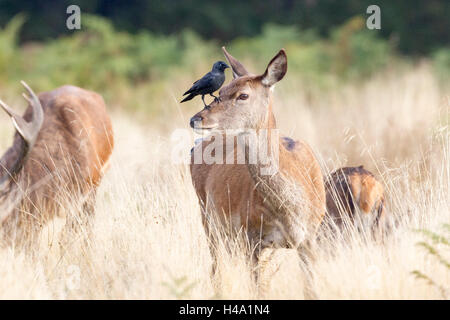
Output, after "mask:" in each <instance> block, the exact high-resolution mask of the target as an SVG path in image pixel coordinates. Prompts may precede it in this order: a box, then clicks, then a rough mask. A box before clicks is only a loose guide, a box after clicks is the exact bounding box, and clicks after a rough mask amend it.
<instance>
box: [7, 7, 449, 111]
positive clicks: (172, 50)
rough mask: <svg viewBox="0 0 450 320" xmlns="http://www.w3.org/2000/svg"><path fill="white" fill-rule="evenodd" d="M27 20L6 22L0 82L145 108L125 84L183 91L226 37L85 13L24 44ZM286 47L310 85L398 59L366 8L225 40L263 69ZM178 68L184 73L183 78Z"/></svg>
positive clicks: (364, 73) (353, 76)
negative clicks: (328, 26) (132, 29)
mask: <svg viewBox="0 0 450 320" xmlns="http://www.w3.org/2000/svg"><path fill="white" fill-rule="evenodd" d="M25 21H26V17H25V16H23V15H17V16H15V17H14V18H13V19H12V20H11V21H10V22H9V23H8V24H7V25H6V27H5V28H3V29H0V86H12V85H14V84H17V83H18V81H19V80H21V79H25V80H26V81H27V82H29V83H30V84H32V85H33V88H35V89H36V90H37V91H41V90H49V89H52V88H55V87H57V86H60V85H63V84H73V85H77V86H81V87H84V88H88V89H92V90H96V91H99V92H101V93H102V94H103V95H105V96H106V97H107V98H114V99H115V101H117V102H118V103H121V104H124V105H125V107H128V108H141V107H140V106H139V105H142V99H141V101H140V100H139V99H140V98H141V97H142V96H139V95H136V94H132V95H131V94H129V93H128V94H127V93H126V92H125V91H126V90H127V89H130V88H131V89H134V88H138V87H140V86H145V91H146V93H147V94H146V95H145V99H147V100H148V99H154V100H155V101H157V100H158V97H162V96H164V95H166V94H167V92H170V93H172V94H173V95H174V96H176V97H177V96H178V95H179V94H181V92H173V90H171V86H172V85H174V84H173V83H174V82H175V83H176V82H177V81H183V84H182V86H184V87H187V86H189V84H190V81H193V80H195V79H196V78H195V77H198V76H200V75H202V74H203V73H205V72H206V71H207V70H208V69H209V68H210V67H211V65H212V63H213V62H214V61H216V60H219V59H223V55H222V53H221V51H220V47H221V44H219V43H218V42H216V41H214V40H212V41H205V40H203V39H202V38H201V37H200V36H199V35H198V34H196V33H195V32H193V31H190V30H185V31H183V32H182V33H180V34H178V35H171V36H161V35H156V34H153V33H150V32H148V31H141V32H138V33H135V34H131V33H127V32H124V31H118V30H116V29H115V28H114V27H113V25H112V23H111V22H110V21H109V20H107V19H105V18H102V17H99V16H93V15H87V14H85V15H83V29H82V30H81V31H77V32H73V33H72V34H70V35H67V36H64V37H59V38H56V39H51V40H48V41H46V42H39V43H32V42H29V43H25V44H24V45H19V44H18V34H19V31H20V28H21V26H22V25H23V24H24V22H25ZM283 47H284V48H285V49H286V50H287V52H288V57H289V70H290V71H289V72H290V74H295V77H299V78H300V79H302V80H304V81H303V82H304V83H306V84H309V85H312V86H322V87H323V86H327V85H328V84H330V83H336V82H339V83H345V81H351V80H359V79H362V78H365V77H369V76H370V75H372V74H373V73H374V72H376V71H378V70H381V69H383V68H384V67H386V66H388V65H389V64H390V63H391V61H394V60H396V59H398V55H397V54H396V53H395V50H394V49H393V48H392V47H391V46H390V44H389V42H388V41H386V40H384V39H383V38H381V37H380V36H379V35H378V34H377V32H376V31H369V30H367V29H366V28H365V27H364V19H363V18H362V17H361V16H355V17H353V18H351V19H349V20H348V21H347V22H346V23H345V24H343V25H342V26H340V27H339V28H337V29H336V30H335V31H334V32H333V33H332V34H331V35H330V37H328V38H323V37H321V36H319V35H318V34H317V33H316V32H314V31H313V30H300V29H298V28H297V27H295V26H281V25H275V24H267V25H265V26H264V28H263V30H262V32H261V34H259V35H257V36H254V37H240V38H236V39H235V40H233V41H231V42H230V43H228V44H227V48H228V49H229V51H230V52H232V54H233V55H235V56H236V57H238V58H239V59H240V60H242V61H244V63H245V64H247V65H248V66H249V69H250V70H251V71H253V72H255V73H256V72H263V71H264V68H265V67H266V65H267V62H268V61H269V60H270V59H271V58H272V57H273V56H274V55H275V54H276V52H277V51H278V50H279V49H280V48H283ZM449 52H450V51H449V50H444V49H441V50H439V51H436V53H435V55H434V56H433V57H434V60H435V62H436V63H435V64H436V66H437V68H436V69H437V70H439V72H440V73H442V74H447V75H448V72H449V70H450V67H449V61H450V54H449ZM180 76H184V77H186V78H181V80H180ZM186 82H187V83H186ZM174 86H176V85H174ZM124 92H125V93H124ZM121 95H124V96H123V97H121ZM124 101H125V103H123V102H124ZM158 101H161V100H158ZM151 102H152V101H146V103H145V104H144V105H149V104H150V105H151Z"/></svg>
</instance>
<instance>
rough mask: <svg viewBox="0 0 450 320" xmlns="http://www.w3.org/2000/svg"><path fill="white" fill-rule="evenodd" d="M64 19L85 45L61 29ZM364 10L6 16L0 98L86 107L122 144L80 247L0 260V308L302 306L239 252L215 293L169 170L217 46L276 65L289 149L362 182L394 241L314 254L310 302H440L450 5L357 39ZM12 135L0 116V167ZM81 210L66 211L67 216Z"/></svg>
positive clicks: (327, 246) (428, 5)
mask: <svg viewBox="0 0 450 320" xmlns="http://www.w3.org/2000/svg"><path fill="white" fill-rule="evenodd" d="M74 3H78V4H80V6H81V9H82V29H81V30H80V31H68V30H67V29H66V28H65V19H66V17H67V15H66V14H65V8H66V6H67V5H68V4H74ZM213 3H214V5H213ZM368 4H371V3H369V2H368V1H314V0H310V1H288V0H286V1H270V0H269V1H246V2H242V1H240V2H238V1H227V2H216V1H215V2H211V1H200V0H198V1H194V0H191V1H178V0H172V1H126V2H125V1H112V0H109V1H100V0H98V1H58V2H55V1H39V2H38V1H27V2H22V1H21V2H17V1H9V0H0V98H1V99H2V100H4V101H6V102H8V104H9V105H11V106H14V108H17V109H19V110H20V109H22V110H23V109H24V108H25V102H24V100H23V99H22V98H21V96H20V94H19V93H20V92H21V91H22V88H21V86H20V84H19V80H21V79H23V80H25V81H27V82H28V83H29V84H30V85H31V87H32V88H33V89H35V91H37V92H39V91H43V90H51V89H54V88H55V87H58V86H61V85H63V84H73V85H78V86H81V87H84V88H88V89H91V90H95V91H97V92H99V93H100V94H102V95H103V96H104V97H105V101H106V104H107V106H108V110H109V111H110V114H111V116H112V119H113V125H114V131H115V139H116V146H115V150H114V154H113V158H112V161H111V168H110V170H109V171H108V173H107V174H106V176H105V178H104V180H103V182H102V185H101V187H100V190H99V195H98V199H97V207H96V215H95V217H94V218H93V228H94V232H93V237H92V238H91V239H90V240H89V241H88V244H89V245H88V246H86V245H85V244H86V242H85V241H84V240H83V239H82V238H83V237H82V236H80V234H73V235H65V237H67V238H68V239H69V241H68V243H69V245H67V246H61V244H60V241H59V240H60V238H59V237H60V235H59V233H58V230H59V229H60V227H61V225H62V224H63V221H62V222H61V221H58V220H55V221H54V222H52V223H51V224H50V225H49V226H47V227H46V228H45V229H44V231H43V233H42V239H41V242H40V245H39V247H36V252H33V254H32V255H30V254H28V253H24V252H20V251H19V250H17V251H16V249H15V248H10V247H0V298H174V299H175V298H205V299H208V298H234V299H235V298H249V299H253V298H303V295H302V290H301V287H302V285H303V273H302V271H301V270H299V269H298V260H297V257H296V256H295V255H292V253H289V252H287V251H286V252H284V251H280V252H279V253H278V254H277V255H275V257H276V259H275V260H274V261H271V262H268V263H267V266H265V267H264V268H261V270H260V272H262V276H261V277H260V279H263V280H261V281H259V282H255V280H254V278H253V277H252V271H253V269H254V267H255V266H253V265H251V262H250V261H249V260H248V259H247V258H246V255H245V253H246V250H247V248H246V247H245V245H243V244H242V243H241V242H240V241H239V240H236V239H234V240H232V241H231V242H232V245H231V247H232V248H233V249H232V250H231V251H227V250H224V248H222V251H221V254H220V258H219V267H218V268H219V269H218V270H219V273H218V274H217V275H216V277H211V276H210V273H209V268H210V266H211V260H210V255H209V250H208V246H207V239H206V237H205V234H204V232H203V229H202V224H201V219H200V208H199V206H198V201H197V197H196V195H195V192H194V190H193V188H192V183H191V180H190V175H189V169H188V167H187V166H185V165H179V164H173V163H172V161H171V158H170V156H171V154H170V152H169V150H171V149H172V147H173V144H174V143H175V142H174V141H172V140H171V139H170V137H171V133H172V132H173V130H175V129H179V128H188V122H189V118H190V117H191V116H192V115H193V114H194V113H195V112H197V111H199V110H200V108H201V107H202V104H201V102H200V101H199V100H198V101H197V99H194V100H193V101H191V102H189V103H186V104H183V105H180V104H179V100H180V98H181V94H182V93H183V92H184V91H185V90H186V89H187V88H188V87H189V86H190V85H191V83H192V82H193V81H194V80H196V79H198V78H199V77H200V76H202V75H203V74H204V73H205V72H206V71H208V70H209V69H210V68H211V66H212V64H213V62H215V61H217V60H219V59H220V60H223V59H224V57H223V55H222V53H221V51H220V47H221V46H222V45H226V46H227V48H228V49H229V51H230V52H231V53H232V54H233V55H234V56H235V57H237V58H238V59H240V60H241V61H242V62H243V63H244V64H245V65H246V66H247V67H248V69H249V70H251V71H253V72H255V73H259V72H261V73H262V72H263V71H264V68H265V67H266V65H267V63H268V61H269V60H270V58H271V57H272V56H273V55H274V54H275V53H276V52H277V51H278V50H279V49H280V48H281V47H284V48H285V49H286V51H287V55H288V64H289V68H288V73H287V75H286V77H285V78H284V79H283V81H281V82H280V83H279V84H278V85H277V88H276V90H275V93H274V95H275V98H274V101H275V109H274V112H275V114H276V117H277V123H278V125H279V127H280V128H281V129H282V132H283V133H285V134H287V135H290V136H292V137H295V138H301V139H304V140H305V141H307V142H308V143H309V144H310V145H311V146H312V147H313V149H314V150H315V152H316V154H317V156H318V158H319V159H320V162H321V164H322V168H323V172H324V174H325V175H326V174H327V173H329V172H330V171H332V170H334V169H336V168H338V167H341V166H344V165H348V166H356V165H360V164H364V166H365V167H366V168H368V169H369V170H371V171H372V172H374V173H375V175H376V176H377V177H378V178H379V179H380V180H381V181H382V182H383V185H384V186H385V189H386V198H387V205H386V208H387V214H388V215H389V217H390V219H392V221H393V223H394V229H393V233H392V235H391V236H390V237H389V239H388V241H387V242H386V243H384V244H379V243H374V242H372V241H368V239H366V236H365V235H364V234H360V233H358V232H356V231H355V230H348V233H349V235H350V237H349V238H347V239H346V240H343V239H340V238H338V239H334V238H331V239H328V240H326V241H324V242H323V243H322V244H321V246H320V247H318V248H317V250H316V251H315V256H316V257H315V258H316V260H315V263H314V265H313V270H312V271H313V273H314V275H315V278H314V279H315V283H314V285H315V288H316V291H317V294H318V296H319V298H332V299H341V298H356V299H360V298H365V299H368V298H369V299H370V298H374V299H378V298H388V299H390V298H392V299H409V298H420V299H431V298H432V299H436V298H437V299H439V298H444V299H446V298H448V296H449V295H448V290H449V289H448V288H449V287H450V273H449V269H448V261H449V255H450V252H449V250H448V237H447V235H448V222H449V221H450V210H449V207H448V203H450V195H449V187H450V152H449V151H450V144H449V130H448V128H449V123H448V121H449V119H450V113H449V107H450V102H449V101H450V100H449V96H450V87H449V79H450V49H449V38H448V37H449V35H448V32H449V30H450V28H449V26H448V23H449V20H448V16H449V11H448V10H449V2H448V1H436V0H431V1H426V2H425V1H379V2H378V4H379V5H380V7H381V10H382V29H381V30H380V31H376V30H367V29H366V28H365V17H366V16H367V15H366V14H365V9H366V7H367V5H368ZM226 76H227V82H228V81H229V80H230V79H231V73H230V72H229V71H227V74H226ZM13 133H14V129H13V126H12V125H11V123H10V120H9V119H8V118H7V116H6V115H5V114H1V113H0V150H2V151H3V150H6V148H7V147H8V146H10V144H11V141H12V140H11V137H12V134H13ZM192 141H193V139H192ZM192 143H193V142H191V143H188V144H186V146H185V147H186V154H188V153H189V150H190V148H191V147H192ZM0 153H1V152H0ZM68 197H70V195H68ZM77 210H79V203H77V202H76V201H74V204H73V207H68V208H67V212H66V213H67V214H68V215H70V214H74V213H75V212H76V211H77ZM417 230H422V232H421V233H419V232H417ZM425 230H426V231H425ZM433 234H437V235H441V236H439V237H438V238H436V237H431V238H430V237H429V236H430V235H433ZM436 239H438V240H440V241H436ZM442 239H444V240H445V241H443V240H442ZM428 242H429V244H428ZM417 244H419V245H417ZM264 279H265V280H264Z"/></svg>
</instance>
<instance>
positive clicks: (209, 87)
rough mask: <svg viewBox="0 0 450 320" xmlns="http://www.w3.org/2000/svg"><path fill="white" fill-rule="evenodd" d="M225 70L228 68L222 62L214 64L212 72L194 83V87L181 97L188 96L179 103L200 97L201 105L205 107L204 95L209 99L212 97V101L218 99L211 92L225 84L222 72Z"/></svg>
mask: <svg viewBox="0 0 450 320" xmlns="http://www.w3.org/2000/svg"><path fill="white" fill-rule="evenodd" d="M226 68H229V66H228V65H227V64H226V63H225V62H223V61H217V62H216V63H214V65H213V67H212V70H211V71H210V72H208V73H207V74H205V75H204V76H203V78H201V79H200V80H197V81H195V82H194V85H193V86H192V87H191V88H190V89H189V90H188V91H186V92H185V93H184V94H183V96H185V95H187V94H189V95H188V96H187V97H186V98H184V99H183V100H181V102H185V101H189V100H191V99H192V98H194V97H195V96H198V95H202V100H203V103H204V105H205V106H206V103H205V95H206V94H209V95H210V96H211V97H214V100H217V99H218V98H217V97H216V96H215V95H213V92H214V91H216V90H218V89H219V88H220V87H221V86H222V85H223V83H224V82H225V72H224V71H225V69H226Z"/></svg>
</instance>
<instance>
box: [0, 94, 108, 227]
mask: <svg viewBox="0 0 450 320" xmlns="http://www.w3.org/2000/svg"><path fill="white" fill-rule="evenodd" d="M38 97H39V100H40V102H41V105H42V108H43V111H44V122H43V125H42V128H41V130H40V131H39V135H38V137H37V140H36V143H35V144H34V146H33V148H32V150H30V151H29V154H28V157H27V158H26V161H25V163H24V165H23V167H22V169H21V170H20V172H18V174H17V175H16V176H15V177H13V178H11V181H10V183H9V188H8V190H7V192H6V193H5V194H3V199H0V200H2V201H4V202H5V201H7V200H15V199H14V198H15V197H19V199H21V198H20V197H21V196H22V193H21V191H24V192H25V195H24V196H22V197H23V198H22V199H21V200H22V201H20V202H19V203H18V204H17V205H16V206H15V208H16V209H13V210H12V211H11V212H3V213H2V214H1V215H0V218H1V219H0V222H2V229H3V231H5V232H10V233H14V234H16V233H17V230H16V229H18V228H21V227H25V226H26V223H29V224H31V225H32V226H31V227H33V228H39V226H42V225H43V224H45V222H47V221H48V220H49V219H51V218H52V217H53V216H54V215H58V214H59V213H60V209H61V208H63V207H64V205H65V203H67V202H65V201H67V200H68V199H67V197H68V196H69V195H71V197H72V196H73V198H77V197H82V198H83V199H85V200H84V201H85V205H86V208H87V209H88V211H92V206H93V202H92V200H93V198H94V197H95V189H96V187H97V186H98V185H99V183H100V181H101V178H102V170H103V169H104V168H105V166H106V164H107V162H108V159H109V157H110V155H111V153H112V149H113V145H114V138H113V131H112V125H111V121H110V118H109V116H108V114H107V112H106V107H105V103H104V101H103V98H102V97H101V96H100V95H98V94H97V93H95V92H91V91H87V90H84V89H81V88H78V87H74V86H63V87H60V88H57V89H55V90H53V91H49V92H43V93H40V94H39V95H38ZM32 113H33V111H32V108H31V107H28V109H27V110H26V111H25V114H24V116H23V118H24V119H25V120H26V121H28V122H29V121H31V119H32ZM24 146H25V143H24V140H23V138H22V137H21V136H20V135H19V134H18V133H16V135H15V137H14V143H13V145H12V147H10V148H9V150H8V151H7V152H6V153H5V154H4V156H3V157H2V158H1V160H0V163H1V166H0V167H2V168H3V169H1V170H0V176H2V175H3V174H4V173H5V172H9V171H10V170H11V166H12V165H13V164H14V163H15V162H16V161H17V160H18V157H21V156H22V155H23V148H24ZM73 198H72V199H73ZM0 202H1V201H0ZM19 208H22V209H19Z"/></svg>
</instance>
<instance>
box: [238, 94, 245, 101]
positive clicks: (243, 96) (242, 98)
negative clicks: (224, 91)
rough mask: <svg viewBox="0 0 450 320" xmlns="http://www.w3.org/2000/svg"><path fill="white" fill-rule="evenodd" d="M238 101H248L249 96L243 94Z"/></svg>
mask: <svg viewBox="0 0 450 320" xmlns="http://www.w3.org/2000/svg"><path fill="white" fill-rule="evenodd" d="M237 99H238V100H247V99H248V94H245V93H242V94H240V95H239V97H238V98H237Z"/></svg>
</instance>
